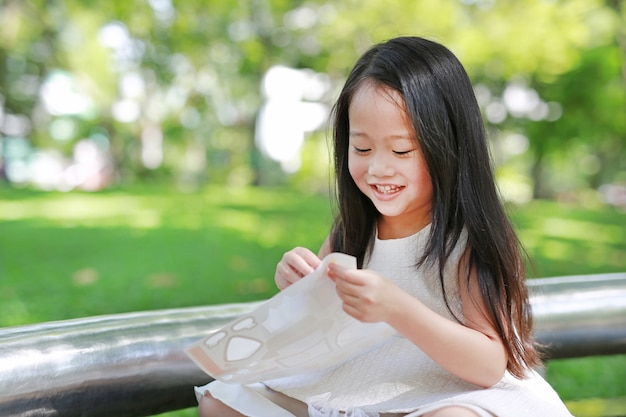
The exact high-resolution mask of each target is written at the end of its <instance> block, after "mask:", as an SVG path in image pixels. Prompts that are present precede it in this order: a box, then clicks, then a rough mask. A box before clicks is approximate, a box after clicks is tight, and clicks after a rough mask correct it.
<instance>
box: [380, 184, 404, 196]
mask: <svg viewBox="0 0 626 417" xmlns="http://www.w3.org/2000/svg"><path fill="white" fill-rule="evenodd" d="M376 189H377V190H378V192H379V193H383V194H390V193H394V192H396V191H398V190H399V189H400V187H398V186H397V185H376Z"/></svg>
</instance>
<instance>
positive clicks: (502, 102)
mask: <svg viewBox="0 0 626 417" xmlns="http://www.w3.org/2000/svg"><path fill="white" fill-rule="evenodd" d="M398 35H420V36H424V37H427V38H430V39H433V40H436V41H439V42H441V43H443V44H445V45H446V46H448V47H449V48H450V49H451V50H452V51H453V52H454V53H455V54H456V55H457V56H458V57H459V58H460V60H461V61H462V62H463V64H464V65H465V66H466V69H467V71H468V73H469V74H470V77H471V79H472V81H473V83H474V86H475V91H476V94H477V97H478V100H479V103H480V105H481V109H482V110H483V114H484V118H485V123H486V125H487V128H488V133H489V140H490V146H491V152H492V155H493V157H494V161H495V169H496V174H497V178H498V182H499V187H500V190H501V193H502V197H503V198H504V199H505V200H506V202H507V207H508V208H509V210H510V214H511V217H512V219H513V221H514V223H515V226H516V228H517V231H518V233H519V234H520V237H521V239H522V242H523V243H524V245H525V247H526V248H527V250H528V252H529V254H530V256H531V258H532V260H533V267H532V268H530V269H529V274H530V276H531V277H553V276H560V275H579V274H593V273H607V272H624V271H626V59H625V57H626V5H625V4H624V2H623V1H619V0H605V1H600V0H563V1H559V0H518V1H497V0H442V1H435V0H411V1H409V0H394V1H384V2H383V1H379V0H359V1H352V0H343V1H333V2H331V1H322V0H311V1H294V0H242V1H239V2H236V3H235V2H229V1H222V0H219V1H217V0H202V1H201V0H184V1H171V0H109V1H106V2H104V1H102V2H98V1H95V2H94V1H82V0H66V1H60V0H49V1H43V0H42V1H24V0H3V1H0V326H3V327H4V326H15V325H22V324H28V323H36V322H42V321H51V320H62V319H68V318H75V317H85V316H92V315H100V314H110V313H120V312H126V311H137V310H152V309H162V308H170V307H185V306H197V305H207V304H220V303H229V302H238V301H252V300H260V299H265V298H268V297H270V296H271V295H273V294H275V292H276V289H275V287H274V284H273V272H274V266H275V264H276V262H277V261H278V260H279V259H280V256H281V255H282V253H283V252H284V251H286V250H288V249H290V248H291V247H293V246H295V245H300V246H307V247H310V248H312V249H313V250H316V249H317V248H318V247H319V245H321V243H322V241H323V239H324V237H325V236H326V234H327V232H328V229H329V226H330V222H331V220H332V216H333V206H332V174H331V172H330V166H329V160H330V159H329V156H330V155H329V150H328V133H329V129H328V125H327V123H326V118H327V116H328V112H329V109H330V107H331V106H332V103H333V100H334V99H335V97H336V95H337V92H338V89H339V88H340V87H341V84H342V81H343V80H344V79H345V76H346V74H347V71H348V70H349V69H350V68H351V66H352V64H353V63H354V61H355V60H356V58H357V57H358V56H359V55H360V53H362V52H363V51H364V50H365V49H366V48H367V47H369V46H370V45H371V44H372V43H374V42H377V41H380V40H383V39H386V38H389V37H392V36H398ZM546 375H547V378H548V380H549V381H550V382H551V383H552V384H553V386H554V387H555V388H556V389H557V391H558V392H559V394H560V395H561V396H562V397H563V399H564V400H566V401H567V403H568V406H569V407H570V409H572V411H574V413H575V414H576V415H577V416H580V417H584V416H609V415H612V416H618V415H626V383H625V382H624V381H626V355H615V356H607V357H593V358H582V359H570V360H555V361H549V362H548V363H547V370H546ZM194 414H195V411H194V410H185V411H181V412H177V413H168V415H171V416H187V415H189V416H191V415H194Z"/></svg>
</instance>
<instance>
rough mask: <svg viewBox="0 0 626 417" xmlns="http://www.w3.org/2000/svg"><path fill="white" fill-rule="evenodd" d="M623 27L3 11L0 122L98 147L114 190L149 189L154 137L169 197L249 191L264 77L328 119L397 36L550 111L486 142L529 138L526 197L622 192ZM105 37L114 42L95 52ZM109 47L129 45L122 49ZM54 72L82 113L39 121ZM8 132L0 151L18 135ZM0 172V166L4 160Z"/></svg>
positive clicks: (261, 7) (431, 9) (56, 2)
mask: <svg viewBox="0 0 626 417" xmlns="http://www.w3.org/2000/svg"><path fill="white" fill-rule="evenodd" d="M625 14H626V12H625V11H624V7H623V2H616V1H601V0H567V1H560V0H559V1H543V0H523V1H515V2H505V1H502V2H493V1H484V0H471V1H456V0H450V1H432V0H420V1H402V0H394V1H392V2H380V1H377V0H361V1H354V0H343V1H339V2H327V1H324V0H314V1H308V2H302V1H300V0H252V1H246V2H223V1H214V0H211V1H199V0H186V1H172V2H171V4H170V3H169V2H148V1H140V2H129V1H125V0H111V1H108V2H106V4H104V3H101V4H96V5H94V4H93V2H86V1H84V0H66V1H60V0H53V1H46V2H42V1H39V0H9V1H4V2H1V3H0V109H2V111H0V114H6V115H17V116H20V117H25V118H26V119H27V120H28V121H29V124H28V126H26V127H24V128H23V129H22V131H21V132H19V134H18V135H17V136H20V137H22V136H23V137H25V138H26V139H27V140H28V141H29V143H30V144H31V145H33V146H34V147H35V148H36V149H49V148H56V149H60V150H61V151H62V152H64V153H65V155H66V156H69V155H70V154H71V150H72V146H73V145H74V144H76V142H78V141H79V140H81V139H83V138H86V137H91V136H92V135H93V134H94V132H98V134H100V135H102V136H103V137H104V138H105V139H106V141H107V142H106V143H107V144H108V150H109V151H110V153H111V156H112V158H113V160H114V166H115V169H116V173H117V175H116V177H115V178H116V180H117V181H121V182H132V181H133V180H136V179H141V178H145V177H146V175H145V174H146V170H150V169H153V168H154V167H149V163H146V162H145V160H142V158H141V154H142V151H143V149H144V148H145V147H146V146H148V145H146V142H147V141H149V139H150V137H152V136H154V132H161V134H162V138H163V145H162V146H163V151H164V154H165V155H164V159H163V161H162V162H160V164H161V165H160V169H161V174H162V173H167V175H168V176H169V177H170V178H172V179H173V181H188V180H189V178H191V180H190V181H191V183H192V184H194V185H197V184H198V183H205V182H207V181H212V182H216V181H217V182H220V183H228V181H229V180H231V179H232V176H233V175H234V177H235V178H236V179H237V180H238V181H242V180H243V181H244V182H247V183H258V182H259V178H262V177H263V176H264V175H265V174H266V173H264V172H261V171H262V169H263V167H264V165H263V163H257V161H256V160H255V157H253V156H252V155H253V153H254V150H253V146H254V145H253V143H254V141H253V140H252V138H253V133H254V122H255V117H256V113H257V109H258V108H259V106H260V105H261V102H262V99H263V98H262V97H261V94H260V89H259V84H260V81H261V77H262V76H263V74H264V73H265V71H266V70H267V69H268V68H270V67H271V66H273V65H277V64H282V65H287V66H291V67H295V68H312V69H314V70H316V71H318V72H322V73H326V74H328V75H329V76H330V79H331V80H332V83H333V92H332V93H331V94H330V95H329V96H328V97H325V98H324V100H325V101H327V103H328V104H330V103H332V100H333V99H334V92H335V91H336V89H337V88H338V86H339V85H341V83H342V80H343V78H344V76H345V74H346V72H347V70H348V69H349V68H350V67H351V66H352V64H353V63H354V60H355V59H356V58H357V56H358V55H359V54H360V53H361V52H363V50H364V49H365V48H367V47H368V46H370V45H371V44H372V43H373V42H377V41H380V40H383V39H386V38H389V37H392V36H397V35H421V36H425V37H429V38H432V39H435V40H438V41H441V42H443V43H445V44H446V45H448V46H449V47H450V48H451V49H452V50H453V51H454V52H455V53H456V54H457V55H458V56H459V58H460V59H461V61H462V62H463V63H464V64H465V66H466V67H467V69H468V71H469V73H470V75H471V77H472V79H473V80H474V81H475V82H476V83H477V84H481V85H483V86H486V87H488V88H489V89H490V92H491V96H492V97H491V98H492V99H493V100H496V101H497V100H499V96H500V95H502V93H503V91H504V90H505V88H506V86H507V85H508V84H510V83H511V82H514V81H519V80H522V81H523V82H524V83H526V85H527V87H528V88H531V89H533V90H535V91H537V92H538V93H539V94H540V96H541V98H543V99H544V100H546V101H552V102H555V103H559V105H560V106H561V108H562V109H563V116H562V118H561V119H557V120H552V119H550V120H543V121H541V120H532V119H528V118H524V117H521V118H520V117H512V116H511V115H509V117H507V118H506V119H505V120H503V121H498V122H496V123H494V126H493V127H494V129H493V132H494V136H495V139H494V140H495V141H496V142H498V141H501V140H503V138H505V137H506V136H507V135H508V134H510V133H516V134H521V135H524V136H526V137H527V138H528V141H529V148H528V151H527V154H528V155H527V157H526V158H523V159H519V158H518V160H517V162H516V163H515V164H514V169H515V170H516V171H517V172H518V174H517V175H518V176H522V177H529V178H530V180H531V181H532V182H533V183H534V188H535V195H544V196H550V197H551V196H554V195H555V194H558V193H559V192H561V191H562V190H563V189H565V190H566V191H577V190H579V189H583V188H586V187H592V188H596V187H598V186H599V185H601V184H603V183H610V182H618V181H623V178H624V177H626V168H624V165H623V160H625V158H624V157H623V155H624V152H625V150H624V146H623V144H624V143H625V142H626V140H625V135H626V133H625V131H626V127H624V122H623V120H624V118H623V117H622V113H623V109H624V106H625V105H626V104H625V99H624V94H625V93H624V91H625V88H624V77H623V71H621V68H623V66H624V55H625V54H626V52H625V50H626V48H625V46H624V41H623V39H624V36H625V35H624V29H623V28H624V27H626V24H625V23H624V22H625V18H624V16H625ZM31 22H35V23H34V24H32V23H31ZM107 30H108V32H107ZM111 30H113V32H115V33H116V34H117V37H115V36H114V37H107V36H105V35H106V33H109V35H110V34H111V33H113V32H111ZM122 35H123V36H122ZM120 36H122V37H124V36H125V37H126V38H127V39H126V42H125V43H123V45H122V44H120V43H119V42H120V39H121V38H120ZM116 42H117V44H116ZM116 45H117V46H116ZM58 71H61V72H62V73H64V74H68V75H70V76H71V77H72V80H73V82H74V84H75V85H74V89H75V92H76V93H78V94H81V95H83V96H87V97H89V99H90V104H89V108H88V109H87V110H84V111H82V112H81V113H80V114H73V115H60V114H54V113H48V112H46V111H45V106H42V98H41V95H40V93H41V91H42V86H43V84H44V82H45V81H46V80H48V79H49V77H50V76H51V75H52V74H54V73H56V72H58ZM129 76H130V77H138V79H140V80H141V82H142V83H143V86H144V88H143V91H142V92H141V93H136V95H135V96H131V97H128V93H124V89H123V88H122V86H123V85H124V83H125V82H128V77H129ZM135 79H137V78H135ZM121 100H130V101H135V102H136V104H137V105H138V106H139V108H140V113H139V115H138V117H137V119H134V120H129V121H124V122H121V121H119V120H116V119H115V117H114V113H115V112H114V111H113V109H114V108H115V106H116V104H119V102H120V101H121ZM126 114H128V112H127V113H126ZM59 119H61V120H65V121H67V120H69V121H70V122H71V124H72V125H73V126H74V129H73V133H70V134H69V136H68V137H66V138H63V139H62V140H60V139H58V138H54V135H53V134H52V131H53V129H52V128H51V126H52V124H53V123H54V122H56V121H58V120H59ZM4 130H5V131H4V132H2V129H0V132H1V133H0V141H2V140H4V139H6V138H11V137H13V136H15V135H16V132H10V130H11V129H4ZM150 132H152V133H150ZM151 134H152V136H151ZM146 137H147V138H148V139H146ZM225 137H226V138H229V139H232V140H223V138H225ZM311 140H316V141H318V140H319V139H311ZM581 153H586V154H588V155H589V157H588V158H586V159H585V161H586V162H585V164H583V165H584V166H585V167H586V169H585V170H583V172H578V171H577V170H576V169H572V168H571V167H569V166H571V165H572V164H571V163H570V161H572V160H573V159H574V158H580V157H579V155H580V154H581ZM594 158H595V159H594ZM3 159H4V161H3ZM190 159H191V161H190ZM216 161H217V162H218V163H215V162H216ZM500 162H502V163H505V162H507V161H506V160H503V161H500ZM3 164H6V155H0V165H3ZM568 164H569V166H568ZM564 167H565V169H564ZM598 167H599V168H598ZM5 168H6V166H5ZM567 168H569V169H567ZM565 171H567V175H564V174H563V175H560V177H559V180H558V181H555V180H553V178H554V176H555V173H563V172H565ZM242 172H244V174H242ZM233 173H234V174H233ZM314 177H318V178H319V177H320V175H319V173H317V174H316V175H314ZM278 182H281V181H278ZM317 186H318V187H319V186H320V185H319V183H318V185H317Z"/></svg>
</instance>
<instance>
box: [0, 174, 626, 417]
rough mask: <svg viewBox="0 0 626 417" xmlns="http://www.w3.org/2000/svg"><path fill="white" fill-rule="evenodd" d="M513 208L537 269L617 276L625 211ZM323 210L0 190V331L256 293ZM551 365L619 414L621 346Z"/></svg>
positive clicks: (277, 203) (584, 397) (113, 193)
mask: <svg viewBox="0 0 626 417" xmlns="http://www.w3.org/2000/svg"><path fill="white" fill-rule="evenodd" d="M511 215H512V218H513V220H514V223H515V225H516V228H517V230H518V232H519V235H520V238H521V239H522V242H523V243H524V245H525V246H526V248H527V249H528V251H529V254H530V255H531V257H532V259H533V261H534V267H535V269H534V272H533V273H532V274H533V275H534V276H540V277H552V276H560V275H576V274H591V273H608V272H624V271H626V213H624V212H619V211H616V210H614V209H610V208H593V209H591V208H587V209H585V208H580V207H575V206H572V205H564V204H559V203H555V202H549V201H535V202H533V203H531V204H529V205H527V206H524V207H513V208H511ZM331 217H332V215H331V206H330V203H329V200H328V198H327V197H325V196H316V195H310V194H307V193H304V192H299V191H297V190H295V189H285V188H275V189H255V188H235V189H233V188H228V187H222V186H209V187H206V188H204V189H202V190H201V191H197V192H194V193H183V192H180V191H177V190H175V189H168V188H166V187H162V188H156V187H151V188H140V189H133V190H110V191H105V192H100V193H94V194H87V193H69V194H61V193H44V192H36V191H30V190H12V189H7V188H0V248H1V249H0V327H4V326H14V325H21V324H27V323H36V322H42V321H51V320H62V319H69V318H75V317H85V316H93V315H99V314H111V313H121V312H127V311H138V310H152V309H162V308H171V307H186V306H197V305H207V304H220V303H230V302H239V301H251V300H260V299H265V298H268V297H270V296H272V295H273V294H275V293H276V289H275V287H274V284H273V275H274V267H275V265H276V262H277V261H278V260H279V259H280V257H281V256H282V254H283V253H284V252H285V251H286V250H288V249H290V248H291V247H293V246H295V245H299V246H306V247H310V248H311V249H313V250H317V249H318V248H319V246H320V245H321V243H322V241H323V239H324V237H325V236H326V234H327V232H328V229H329V226H330V222H331ZM547 365H548V366H547V378H548V380H549V381H550V383H551V384H552V385H553V386H554V387H555V389H556V390H557V391H558V392H559V394H560V395H561V397H562V398H563V399H564V400H566V401H568V406H569V407H570V408H571V409H572V411H573V412H574V414H575V415H577V416H579V417H585V416H588V417H592V416H601V415H604V416H609V415H615V416H616V415H626V400H625V399H626V384H624V381H626V355H616V356H609V357H594V358H581V359H568V360H555V361H550V362H549V363H548V364H547ZM597 398H600V399H601V398H611V399H612V400H610V401H598V400H597ZM588 399H593V400H588ZM574 410H575V411H574ZM620 413H621V414H620ZM166 415H167V416H168V417H174V416H177V417H188V416H195V415H196V411H195V410H194V409H190V410H182V411H178V412H174V413H166V414H164V415H163V416H166Z"/></svg>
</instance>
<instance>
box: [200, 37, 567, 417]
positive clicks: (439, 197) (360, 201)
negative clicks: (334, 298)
mask: <svg viewBox="0 0 626 417" xmlns="http://www.w3.org/2000/svg"><path fill="white" fill-rule="evenodd" d="M333 115H334V151H335V174H336V181H337V200H338V206H339V210H338V215H337V217H336V220H335V223H334V225H333V227H332V229H331V232H330V235H329V237H328V238H327V240H326V242H325V243H324V245H323V246H322V248H321V250H320V252H319V254H318V255H315V254H314V253H312V252H311V251H309V250H308V249H305V248H300V247H298V248H295V249H293V250H291V251H289V252H287V253H286V254H285V255H284V256H283V258H282V259H281V261H280V262H279V263H278V265H277V267H276V276H275V280H276V283H277V285H278V287H279V288H280V289H284V288H286V287H287V286H289V285H290V284H292V283H293V282H295V281H297V280H298V279H300V278H302V277H303V276H305V275H307V274H309V273H311V272H313V270H314V269H315V268H316V267H317V266H318V265H319V264H320V262H321V261H320V258H323V257H324V256H325V255H327V254H329V253H330V252H343V253H347V254H350V255H353V256H355V257H356V258H357V263H358V266H359V269H356V270H350V269H345V268H342V267H340V266H338V265H336V264H332V263H331V264H330V265H329V267H328V275H329V276H330V277H331V279H333V280H334V282H335V284H336V288H337V294H338V295H339V297H340V298H341V300H342V301H343V309H344V311H345V312H346V313H348V314H349V315H351V316H352V317H354V318H356V319H358V320H360V321H363V322H386V323H388V324H389V325H390V326H391V327H393V328H394V329H395V330H396V331H397V334H395V335H394V336H392V337H390V338H388V339H387V340H386V341H384V342H382V343H380V344H378V345H376V346H374V347H373V348H371V349H369V350H367V351H366V352H363V353H361V354H359V355H357V356H355V357H353V358H352V359H350V360H347V361H345V362H343V363H339V364H336V365H335V366H332V367H330V368H327V369H320V370H319V371H316V372H312V373H307V374H305V375H294V376H291V377H287V378H281V379H277V380H272V381H265V382H264V383H263V384H256V385H254V386H247V387H246V390H247V394H250V393H251V392H252V393H254V395H258V396H261V397H263V398H264V399H269V400H270V401H268V403H269V404H271V407H275V408H274V411H272V412H269V414H267V415H274V416H282V415H296V416H307V415H309V416H320V417H321V416H326V417H328V416H348V417H350V416H352V417H357V416H358V417H370V416H381V417H383V416H386V417H389V416H411V417H416V416H424V417H446V416H454V417H477V416H481V417H487V416H491V417H493V416H497V417H516V416H520V417H528V416H550V417H562V416H571V414H570V413H569V412H568V411H567V409H566V407H565V406H564V404H563V403H562V402H561V400H560V399H559V397H558V395H557V394H556V393H555V392H554V390H553V389H552V388H551V387H550V386H549V385H548V384H547V383H546V382H545V381H544V380H543V379H542V378H541V377H540V376H539V375H538V374H537V373H536V372H535V371H533V370H532V369H533V367H535V366H537V365H539V363H540V362H539V357H538V354H537V351H536V350H535V346H534V343H533V339H532V334H531V332H532V320H531V311H530V305H529V302H528V295H527V290H526V287H525V284H524V271H523V259H522V256H521V254H520V252H521V251H520V244H519V241H518V239H517V237H516V235H515V233H514V231H513V228H512V226H511V224H510V222H509V220H508V219H507V217H506V215H505V212H504V209H503V206H502V204H501V202H500V201H499V198H498V193H497V190H496V186H495V182H494V177H493V173H492V167H491V161H490V159H489V154H488V149H487V142H486V137H485V131H484V126H483V123H482V118H481V113H480V110H479V108H478V105H477V103H476V99H475V97H474V94H473V90H472V86H471V83H470V80H469V78H468V76H467V74H466V72H465V70H464V69H463V67H462V65H461V64H460V63H459V61H458V60H457V59H456V57H455V56H454V55H453V54H452V53H451V52H450V51H449V50H448V49H446V48H445V47H443V46H441V45H439V44H437V43H434V42H431V41H428V40H425V39H422V38H417V37H401V38H396V39H391V40H389V41H387V42H384V43H382V44H379V45H376V46H374V47H372V48H371V49H370V50H369V51H367V52H366V53H365V54H364V55H363V56H362V57H361V58H360V59H359V60H358V61H357V63H356V65H355V67H354V68H353V70H352V72H351V73H350V75H349V77H348V79H347V81H346V84H345V86H344V88H343V90H342V91H341V94H340V96H339V99H338V101H337V103H336V105H335V108H334V114H333ZM238 389H242V387H237V386H233V385H230V386H228V385H226V384H222V383H219V382H214V383H211V384H209V385H208V386H206V387H201V388H199V389H198V390H199V392H200V393H201V394H204V395H203V397H202V398H201V400H200V406H199V414H200V415H201V416H221V417H224V416H229V415H232V416H241V415H242V413H240V412H239V411H236V410H244V408H245V407H244V408H242V407H240V405H241V404H243V403H245V402H247V401H248V400H247V399H245V398H246V397H245V395H244V394H243V393H242V392H239V393H238V392H237V390H238ZM247 394H246V395H247ZM286 410H288V411H289V412H287V411H286ZM244 412H246V411H244ZM246 413H248V412H246ZM290 413H291V414H290Z"/></svg>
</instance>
